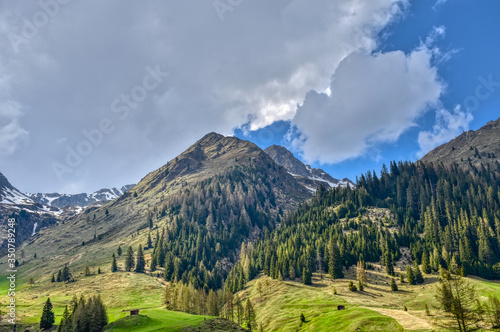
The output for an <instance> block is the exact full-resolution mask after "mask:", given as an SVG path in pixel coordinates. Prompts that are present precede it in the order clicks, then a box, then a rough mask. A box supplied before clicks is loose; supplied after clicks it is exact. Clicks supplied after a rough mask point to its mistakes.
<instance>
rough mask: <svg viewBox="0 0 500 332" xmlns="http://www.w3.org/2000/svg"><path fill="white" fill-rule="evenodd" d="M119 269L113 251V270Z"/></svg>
mask: <svg viewBox="0 0 500 332" xmlns="http://www.w3.org/2000/svg"><path fill="white" fill-rule="evenodd" d="M116 271H118V265H117V264H116V257H115V253H113V261H112V262H111V272H116Z"/></svg>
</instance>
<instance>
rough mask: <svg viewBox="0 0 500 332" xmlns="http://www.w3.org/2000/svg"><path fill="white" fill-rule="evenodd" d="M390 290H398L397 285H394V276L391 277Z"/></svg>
mask: <svg viewBox="0 0 500 332" xmlns="http://www.w3.org/2000/svg"><path fill="white" fill-rule="evenodd" d="M391 291H393V292H397V291H398V285H396V281H395V280H394V278H391Z"/></svg>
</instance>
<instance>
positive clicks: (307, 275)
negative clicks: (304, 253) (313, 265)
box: [302, 268, 312, 285]
mask: <svg viewBox="0 0 500 332" xmlns="http://www.w3.org/2000/svg"><path fill="white" fill-rule="evenodd" d="M302 283H303V284H304V285H311V284H312V274H311V271H310V270H309V269H308V268H304V269H303V271H302Z"/></svg>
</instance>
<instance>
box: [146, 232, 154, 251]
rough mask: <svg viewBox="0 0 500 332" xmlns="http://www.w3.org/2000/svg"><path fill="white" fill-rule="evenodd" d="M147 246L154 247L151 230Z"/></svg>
mask: <svg viewBox="0 0 500 332" xmlns="http://www.w3.org/2000/svg"><path fill="white" fill-rule="evenodd" d="M147 246H148V248H150V249H151V248H153V241H151V232H149V233H148V241H147Z"/></svg>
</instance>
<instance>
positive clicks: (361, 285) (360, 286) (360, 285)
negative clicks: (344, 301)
mask: <svg viewBox="0 0 500 332" xmlns="http://www.w3.org/2000/svg"><path fill="white" fill-rule="evenodd" d="M358 289H359V291H360V292H362V291H363V290H364V289H365V286H363V283H362V282H361V280H358Z"/></svg>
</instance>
